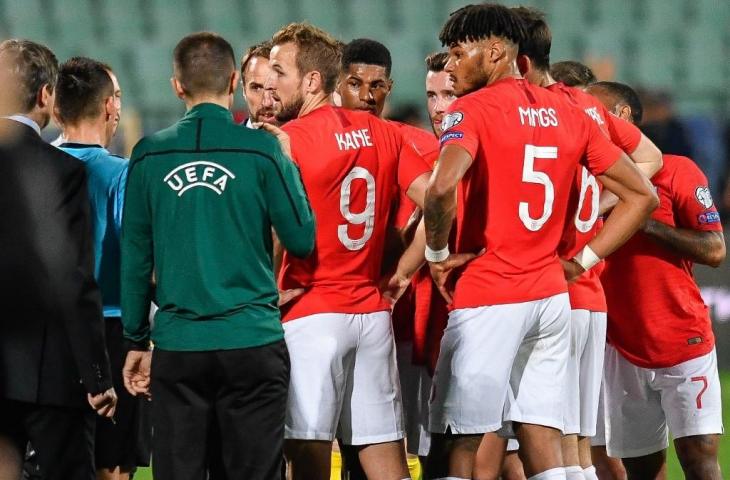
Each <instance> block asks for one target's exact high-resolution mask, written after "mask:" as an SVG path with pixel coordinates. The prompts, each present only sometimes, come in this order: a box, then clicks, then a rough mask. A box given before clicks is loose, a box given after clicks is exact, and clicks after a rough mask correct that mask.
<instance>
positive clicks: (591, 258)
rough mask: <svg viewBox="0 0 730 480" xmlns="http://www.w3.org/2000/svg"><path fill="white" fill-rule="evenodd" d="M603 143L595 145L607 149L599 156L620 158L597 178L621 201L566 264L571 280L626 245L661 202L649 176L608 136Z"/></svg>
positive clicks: (567, 275)
mask: <svg viewBox="0 0 730 480" xmlns="http://www.w3.org/2000/svg"><path fill="white" fill-rule="evenodd" d="M594 138H596V137H594ZM603 142H606V145H594V149H595V148H598V149H600V150H603V152H604V153H603V154H599V155H598V156H601V155H611V156H613V157H614V158H615V155H616V153H618V154H619V158H618V160H617V161H615V162H614V163H613V164H612V165H611V166H610V167H608V169H606V170H605V171H604V172H603V173H601V174H599V175H598V176H597V178H598V180H599V181H600V182H601V183H603V185H604V187H605V188H606V189H607V190H609V191H610V192H612V193H614V194H615V195H616V196H617V197H618V202H617V204H616V206H615V207H614V209H613V212H612V213H611V215H610V216H609V217H608V219H607V220H606V223H605V224H604V226H603V228H602V229H601V230H600V231H599V233H598V235H597V236H596V237H595V238H593V239H592V240H591V241H590V242H589V243H588V245H586V247H584V249H583V250H582V251H581V252H579V253H578V255H576V256H575V257H574V258H573V261H572V262H567V263H565V264H564V266H565V268H566V277H567V278H568V279H569V280H572V279H574V278H576V277H577V276H578V275H580V274H581V273H583V272H584V271H586V270H588V269H589V268H591V267H593V266H594V265H596V264H597V263H598V262H599V261H600V260H601V259H603V258H606V257H607V256H608V255H610V254H611V253H613V252H614V251H615V250H616V249H617V248H619V247H620V246H621V245H623V244H624V243H625V242H626V241H627V240H628V239H629V238H631V236H632V235H633V234H634V233H635V232H636V231H637V230H638V229H639V227H640V226H641V225H642V224H643V223H644V222H645V221H646V219H647V218H648V217H649V215H650V214H651V212H652V211H654V209H655V208H656V207H657V206H658V205H659V199H658V198H657V196H656V193H655V192H654V190H653V188H652V186H651V183H649V179H648V178H646V175H644V174H643V173H641V171H639V169H638V168H637V166H636V164H634V163H633V162H632V161H631V160H630V159H629V158H628V156H626V154H625V153H623V152H621V151H620V150H619V149H618V148H616V147H615V146H613V145H611V144H610V143H608V141H607V140H605V138H604V139H603ZM598 143H601V141H600V140H599V141H598ZM589 155H590V154H589ZM594 156H595V154H594ZM604 158H606V157H604ZM590 169H591V165H590V160H589V170H590Z"/></svg>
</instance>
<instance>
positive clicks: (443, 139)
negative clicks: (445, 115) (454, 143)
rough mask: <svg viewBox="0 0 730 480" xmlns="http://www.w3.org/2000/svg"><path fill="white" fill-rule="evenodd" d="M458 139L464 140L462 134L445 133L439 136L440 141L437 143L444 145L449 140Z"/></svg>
mask: <svg viewBox="0 0 730 480" xmlns="http://www.w3.org/2000/svg"><path fill="white" fill-rule="evenodd" d="M460 138H464V134H463V133H462V132H446V133H444V134H443V135H441V140H439V141H440V142H441V143H444V142H447V141H449V140H458V139H460Z"/></svg>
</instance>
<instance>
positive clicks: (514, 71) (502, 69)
mask: <svg viewBox="0 0 730 480" xmlns="http://www.w3.org/2000/svg"><path fill="white" fill-rule="evenodd" d="M505 78H522V75H521V74H520V69H519V68H517V62H516V61H511V62H505V63H503V64H501V65H499V64H498V65H497V66H496V67H495V69H494V70H492V73H491V74H490V75H489V77H488V79H487V85H491V84H492V83H494V82H498V81H499V80H503V79H505Z"/></svg>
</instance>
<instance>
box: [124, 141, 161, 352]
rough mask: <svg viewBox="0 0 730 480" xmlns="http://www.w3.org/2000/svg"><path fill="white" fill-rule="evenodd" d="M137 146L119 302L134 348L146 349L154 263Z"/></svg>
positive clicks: (129, 183)
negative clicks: (137, 159)
mask: <svg viewBox="0 0 730 480" xmlns="http://www.w3.org/2000/svg"><path fill="white" fill-rule="evenodd" d="M137 152H138V150H137V148H135V151H134V152H133V153H132V162H131V163H130V170H129V174H128V181H127V187H126V195H125V201H124V212H125V213H124V215H123V217H122V238H121V253H122V267H121V303H122V324H123V325H124V336H125V338H126V339H127V340H128V341H129V342H130V344H131V345H130V348H131V349H134V350H147V349H148V348H149V343H150V324H149V318H148V314H149V308H150V303H151V302H152V291H153V286H152V283H151V279H152V271H153V266H154V258H153V243H152V226H151V218H150V210H149V205H148V204H147V192H146V189H145V185H144V168H145V165H144V164H143V163H141V162H135V160H134V159H135V158H139V156H140V155H139V154H138V153H137Z"/></svg>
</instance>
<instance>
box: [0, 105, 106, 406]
mask: <svg viewBox="0 0 730 480" xmlns="http://www.w3.org/2000/svg"><path fill="white" fill-rule="evenodd" d="M0 179H2V186H1V187H0V398H5V399H11V400H19V401H24V402H30V403H37V404H42V405H60V406H69V407H73V406H79V407H80V406H85V405H88V404H87V402H86V393H87V392H88V393H92V394H97V393H100V392H103V391H105V390H107V389H109V388H111V386H112V384H111V374H110V368H109V357H108V354H107V351H106V347H105V341H104V323H103V322H104V320H103V317H102V310H101V297H100V294H99V289H98V287H97V285H96V282H95V281H94V252H93V243H92V239H91V218H90V214H89V198H88V193H87V180H86V169H85V166H84V164H83V163H82V162H81V161H80V160H77V159H75V158H74V157H72V156H70V155H68V154H66V153H64V152H62V151H61V150H58V149H57V148H55V147H53V146H51V145H49V144H47V143H45V142H44V141H43V140H42V139H41V138H40V137H39V136H38V134H37V133H36V132H35V131H34V130H33V129H32V128H30V127H28V126H25V125H22V124H20V123H18V122H15V121H13V120H5V119H0Z"/></svg>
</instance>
